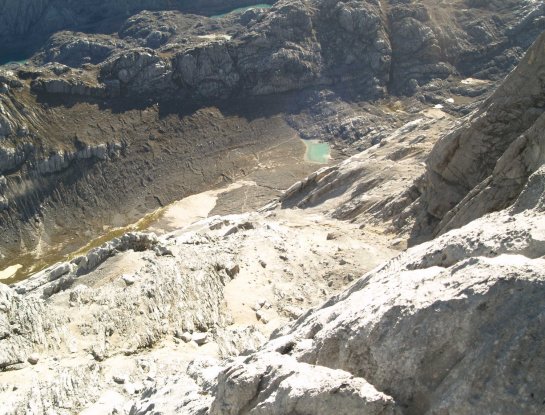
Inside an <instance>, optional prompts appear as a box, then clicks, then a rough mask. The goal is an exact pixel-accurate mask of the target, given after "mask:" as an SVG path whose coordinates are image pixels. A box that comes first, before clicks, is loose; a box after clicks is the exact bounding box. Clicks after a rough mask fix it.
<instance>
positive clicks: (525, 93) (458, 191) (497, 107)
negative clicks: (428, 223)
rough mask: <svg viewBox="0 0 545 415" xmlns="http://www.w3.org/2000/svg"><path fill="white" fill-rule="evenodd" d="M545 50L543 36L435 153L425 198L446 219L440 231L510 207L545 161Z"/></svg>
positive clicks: (429, 208) (435, 214) (432, 210)
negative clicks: (544, 127) (544, 138)
mask: <svg viewBox="0 0 545 415" xmlns="http://www.w3.org/2000/svg"><path fill="white" fill-rule="evenodd" d="M544 50H545V36H543V35H542V36H541V37H540V38H539V39H538V40H537V41H536V43H535V44H534V45H533V46H532V48H531V49H530V51H529V52H528V54H527V55H526V57H525V58H524V59H523V60H522V62H521V63H520V65H519V66H518V67H517V69H516V70H515V71H513V72H512V73H511V74H510V75H509V77H508V78H507V79H506V81H505V82H504V83H503V84H502V86H501V87H499V88H498V90H497V91H496V92H495V93H494V94H493V95H492V96H491V97H490V98H489V99H488V100H487V101H486V102H485V104H484V105H483V107H482V108H481V109H480V110H479V111H477V112H476V113H475V114H473V115H472V116H471V117H470V118H469V119H468V120H467V121H466V122H465V124H464V125H463V126H462V127H461V128H459V129H457V130H455V131H454V132H452V133H451V134H449V135H447V136H445V137H444V138H443V139H442V140H441V141H440V142H439V143H438V145H437V146H436V147H435V148H434V150H433V151H432V153H431V155H430V159H429V162H428V171H427V174H426V182H425V184H424V186H425V190H424V192H425V193H424V196H423V200H424V201H425V203H426V206H427V211H428V212H429V213H430V214H431V215H432V216H433V217H435V218H437V219H439V220H440V223H439V224H438V225H437V227H436V228H435V232H436V233H443V232H445V231H448V230H449V229H453V228H456V227H459V226H462V225H464V224H466V223H468V222H470V221H471V220H473V219H476V218H478V217H480V216H482V215H483V214H485V213H488V212H492V211H497V210H501V209H503V208H505V207H506V206H509V205H510V204H512V203H513V200H515V199H516V198H517V197H518V196H519V194H520V192H521V191H522V189H523V187H524V185H525V183H526V182H527V180H528V177H529V176H530V175H532V174H533V173H534V172H535V171H536V170H537V169H539V167H540V166H541V165H542V164H543V162H544V161H545V159H544V151H545V150H544V148H543V125H544V122H545V118H544V112H545V101H544V98H545V96H544V88H543V85H544V77H543V74H544V71H545V60H544V59H545V55H544V54H543V51H544Z"/></svg>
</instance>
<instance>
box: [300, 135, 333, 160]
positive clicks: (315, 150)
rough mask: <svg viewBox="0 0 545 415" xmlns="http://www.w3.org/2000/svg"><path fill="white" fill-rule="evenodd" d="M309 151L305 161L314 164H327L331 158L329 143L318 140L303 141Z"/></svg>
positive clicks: (306, 153)
mask: <svg viewBox="0 0 545 415" xmlns="http://www.w3.org/2000/svg"><path fill="white" fill-rule="evenodd" d="M303 142H304V143H305V146H306V147H307V151H306V152H305V160H306V161H311V162H313V163H321V164H326V163H328V162H329V159H330V158H331V147H330V146H329V143H324V142H322V141H318V140H303Z"/></svg>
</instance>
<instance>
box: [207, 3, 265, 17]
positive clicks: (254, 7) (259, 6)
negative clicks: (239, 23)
mask: <svg viewBox="0 0 545 415" xmlns="http://www.w3.org/2000/svg"><path fill="white" fill-rule="evenodd" d="M271 7H272V6H271V5H270V4H265V3H262V4H254V5H253V6H247V7H239V8H238V9H233V10H231V11H230V12H227V13H223V14H217V15H215V16H210V17H212V18H213V19H218V18H220V17H225V16H227V15H229V14H234V13H244V12H245V11H247V10H252V9H270V8H271Z"/></svg>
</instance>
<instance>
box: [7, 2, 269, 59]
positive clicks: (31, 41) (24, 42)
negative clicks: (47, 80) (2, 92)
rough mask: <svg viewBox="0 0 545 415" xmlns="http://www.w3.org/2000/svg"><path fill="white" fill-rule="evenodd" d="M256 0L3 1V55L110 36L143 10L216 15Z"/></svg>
mask: <svg viewBox="0 0 545 415" xmlns="http://www.w3.org/2000/svg"><path fill="white" fill-rule="evenodd" d="M256 3H258V2H257V1H254V0H229V1H225V0H204V1H199V2H193V1H188V0H174V1H170V0H136V1H134V0H114V1H106V0H100V1H92V0H83V1H63V0H22V1H12V0H4V1H3V2H2V4H1V8H2V16H1V17H0V23H1V24H0V26H1V29H0V39H1V41H2V45H3V47H2V53H1V54H0V56H2V55H3V56H10V55H11V54H13V53H14V52H13V51H17V50H20V49H26V50H28V51H29V54H28V55H30V54H31V52H34V51H35V50H37V49H38V48H39V47H40V45H39V44H36V43H37V42H38V43H41V42H43V40H45V39H46V38H47V36H49V35H50V34H52V33H54V32H57V31H60V30H65V29H72V30H84V31H87V30H89V31H91V32H95V31H98V32H104V33H111V32H114V31H116V30H117V29H118V27H119V25H120V24H121V23H122V22H123V21H124V20H125V19H126V18H127V17H129V16H130V15H132V14H135V13H138V12H139V11H142V10H183V11H185V12H190V13H201V14H215V13H221V12H224V11H226V10H230V9H234V8H236V7H243V6H248V5H251V4H256Z"/></svg>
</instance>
